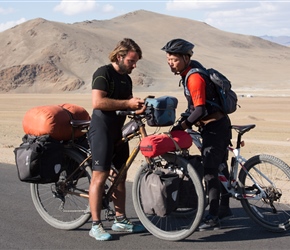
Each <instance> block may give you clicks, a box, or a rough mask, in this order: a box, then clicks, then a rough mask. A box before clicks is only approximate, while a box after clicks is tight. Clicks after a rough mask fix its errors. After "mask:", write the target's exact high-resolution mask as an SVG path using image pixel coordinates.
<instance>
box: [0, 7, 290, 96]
mask: <svg viewBox="0 0 290 250" xmlns="http://www.w3.org/2000/svg"><path fill="white" fill-rule="evenodd" d="M124 37H130V38H133V39H134V40H135V41H136V42H137V43H138V44H139V45H140V47H141V48H142V50H143V59H142V60H140V61H139V62H138V64H137V68H136V69H135V70H134V71H133V73H132V75H131V76H132V78H133V81H134V84H135V88H136V89H137V90H139V91H151V90H152V91H175V90H177V89H179V88H178V81H179V77H178V76H173V75H172V73H171V72H170V70H169V68H168V66H167V63H166V58H165V53H164V52H163V51H161V50H160V49H161V47H163V45H164V44H165V43H166V42H167V41H168V40H170V39H173V38H178V37H180V38H184V39H187V40H190V41H192V42H193V43H194V44H195V49H194V56H193V58H194V59H196V60H199V61H200V62H202V63H203V64H204V66H205V67H214V68H216V69H218V70H220V71H222V72H223V73H224V74H225V75H227V76H228V77H229V79H230V80H231V81H232V83H233V85H234V87H235V89H239V90H253V89H264V90H269V91H270V92H273V91H274V90H280V92H279V93H282V94H283V93H286V92H287V91H289V92H290V71H289V65H290V48H289V47H286V46H282V45H279V44H276V43H272V42H270V41H266V40H264V39H261V38H259V37H255V36H246V35H240V34H235V33H230V32H225V31H222V30H219V29H216V28H213V27H211V26H209V25H207V24H206V23H203V22H198V21H194V20H190V19H185V18H177V17H173V16H168V15H162V14H158V13H154V12H149V11H144V10H139V11H135V12H130V13H128V14H125V15H122V16H119V17H116V18H113V19H110V20H90V21H83V22H79V23H74V24H66V23H61V22H54V21H49V20H45V19H42V18H37V19H33V20H29V21H27V22H25V23H23V24H20V25H17V26H15V27H13V28H11V29H9V30H6V31H3V32H1V33H0V46H1V50H0V92H2V93H3V92H10V93H57V92H65V91H75V90H77V91H82V92H89V91H90V86H91V77H92V74H93V72H94V71H95V70H96V68H97V67H99V66H101V65H103V64H107V63H109V59H108V54H109V52H110V51H111V50H112V49H113V47H114V46H115V45H116V43H117V42H118V41H119V40H120V39H122V38H124Z"/></svg>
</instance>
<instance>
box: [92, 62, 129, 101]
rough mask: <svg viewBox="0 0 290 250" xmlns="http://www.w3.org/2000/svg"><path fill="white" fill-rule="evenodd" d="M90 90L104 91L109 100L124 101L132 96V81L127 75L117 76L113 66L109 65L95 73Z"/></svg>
mask: <svg viewBox="0 0 290 250" xmlns="http://www.w3.org/2000/svg"><path fill="white" fill-rule="evenodd" d="M92 89H98V90H103V91H106V92H107V93H108V97H109V98H114V99H118V100H125V99H128V98H129V97H130V96H132V80H131V77H130V76H129V75H128V74H124V75H123V74H119V73H118V72H117V71H116V70H115V69H114V67H113V65H112V64H109V65H105V66H102V67H100V68H98V69H97V70H96V71H95V73H94V74H93V81H92Z"/></svg>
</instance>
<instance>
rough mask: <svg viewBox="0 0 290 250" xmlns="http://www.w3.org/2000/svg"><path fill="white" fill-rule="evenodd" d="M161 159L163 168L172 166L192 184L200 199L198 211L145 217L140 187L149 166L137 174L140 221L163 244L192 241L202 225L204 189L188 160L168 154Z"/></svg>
mask: <svg viewBox="0 0 290 250" xmlns="http://www.w3.org/2000/svg"><path fill="white" fill-rule="evenodd" d="M159 159H160V162H163V164H162V165H163V166H164V165H166V164H170V165H172V163H173V165H174V166H177V168H178V169H179V170H182V171H184V173H186V175H187V177H188V178H189V179H191V180H192V183H193V185H194V188H195V190H196V196H197V197H194V198H195V199H196V201H197V204H196V207H194V208H181V209H179V208H178V209H177V210H176V211H174V212H172V213H171V214H170V215H168V216H165V217H160V216H157V215H149V214H146V213H145V212H144V211H143V207H142V199H141V195H140V183H141V178H142V176H143V174H144V171H145V172H146V171H148V167H149V165H148V164H144V165H142V166H141V167H140V168H139V169H138V170H137V172H136V175H135V178H134V182H133V186H132V199H133V205H134V208H135V211H136V214H137V216H138V218H139V220H140V221H141V223H142V224H143V225H144V227H145V228H146V229H147V230H148V231H149V232H150V233H151V234H152V235H154V236H155V237H157V238H159V239H162V240H167V241H180V240H183V239H185V238H187V237H189V236H190V235H191V234H192V233H193V232H194V231H195V230H196V228H197V227H198V226H199V224H200V221H201V219H202V217H203V212H204V202H205V201H204V198H205V197H204V189H203V186H202V184H201V181H200V179H199V176H198V174H197V173H196V171H195V170H194V168H193V167H192V166H191V165H190V163H189V162H188V161H187V160H185V159H184V158H182V157H178V156H177V155H175V154H165V155H162V157H159ZM154 167H155V165H154ZM156 167H157V165H156ZM150 169H152V166H150ZM191 198H192V197H191Z"/></svg>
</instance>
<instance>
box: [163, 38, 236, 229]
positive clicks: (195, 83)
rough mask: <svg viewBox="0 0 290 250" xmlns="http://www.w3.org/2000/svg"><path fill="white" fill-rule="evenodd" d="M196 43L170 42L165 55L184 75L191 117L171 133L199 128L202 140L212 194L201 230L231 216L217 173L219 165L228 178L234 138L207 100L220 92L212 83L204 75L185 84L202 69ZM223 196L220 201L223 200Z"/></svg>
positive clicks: (224, 118) (176, 71)
mask: <svg viewBox="0 0 290 250" xmlns="http://www.w3.org/2000/svg"><path fill="white" fill-rule="evenodd" d="M193 48H194V44H192V43H190V42H188V41H186V40H183V39H179V38H178V39H173V40H170V41H169V42H168V43H167V44H166V45H165V46H164V47H163V48H162V50H164V51H165V52H166V57H167V63H168V65H169V67H170V69H171V71H172V72H173V73H174V74H175V75H180V76H181V82H182V84H183V87H184V95H185V97H186V99H187V102H188V108H187V112H188V113H189V115H188V117H184V119H183V120H182V121H181V122H180V123H179V124H178V125H176V126H174V127H173V128H172V130H185V129H187V128H191V127H192V126H193V125H195V126H197V127H198V129H199V131H200V133H201V136H202V139H203V146H202V151H201V154H202V159H203V165H204V180H205V182H206V185H207V189H208V195H209V211H208V214H207V215H206V216H205V218H204V220H203V223H202V224H201V225H200V227H199V229H200V230H205V229H210V228H211V229H212V228H216V227H219V226H220V220H222V219H225V218H227V217H230V216H232V212H231V210H230V208H229V197H228V196H223V195H220V194H226V190H225V189H224V188H223V187H221V186H222V185H221V184H220V183H219V179H218V172H219V169H220V166H226V167H225V168H224V169H223V173H224V175H225V176H226V177H227V178H228V177H229V171H228V167H227V163H226V161H227V156H228V155H227V146H228V145H229V143H230V139H231V128H230V126H231V123H230V119H229V117H228V116H227V115H225V114H224V113H223V112H221V111H220V110H219V109H218V108H217V107H216V106H215V105H211V104H210V103H208V102H206V100H215V99H217V93H216V91H215V88H214V86H213V85H212V83H211V82H210V81H209V80H208V79H207V78H206V77H207V76H205V75H202V74H201V73H196V74H191V75H190V76H189V77H188V78H187V82H184V81H185V77H186V74H187V72H188V71H189V70H190V69H191V68H203V69H204V67H203V66H202V64H200V63H199V62H198V61H195V60H191V56H192V55H193V51H192V50H193ZM220 196H221V199H220Z"/></svg>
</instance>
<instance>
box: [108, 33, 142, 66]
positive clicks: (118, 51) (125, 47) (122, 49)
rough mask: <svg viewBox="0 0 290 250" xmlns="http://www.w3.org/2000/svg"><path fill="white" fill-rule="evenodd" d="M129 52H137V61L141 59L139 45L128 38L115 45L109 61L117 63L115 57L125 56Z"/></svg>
mask: <svg viewBox="0 0 290 250" xmlns="http://www.w3.org/2000/svg"><path fill="white" fill-rule="evenodd" d="M129 51H135V52H137V54H138V56H139V59H141V58H142V50H141V48H140V47H139V45H138V44H137V43H136V42H135V41H134V40H132V39H130V38H124V39H123V40H121V41H119V42H118V43H117V45H116V47H115V49H114V50H113V51H112V52H111V53H110V55H109V59H110V61H111V62H117V61H118V60H117V55H120V56H126V55H127V53H128V52H129Z"/></svg>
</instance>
